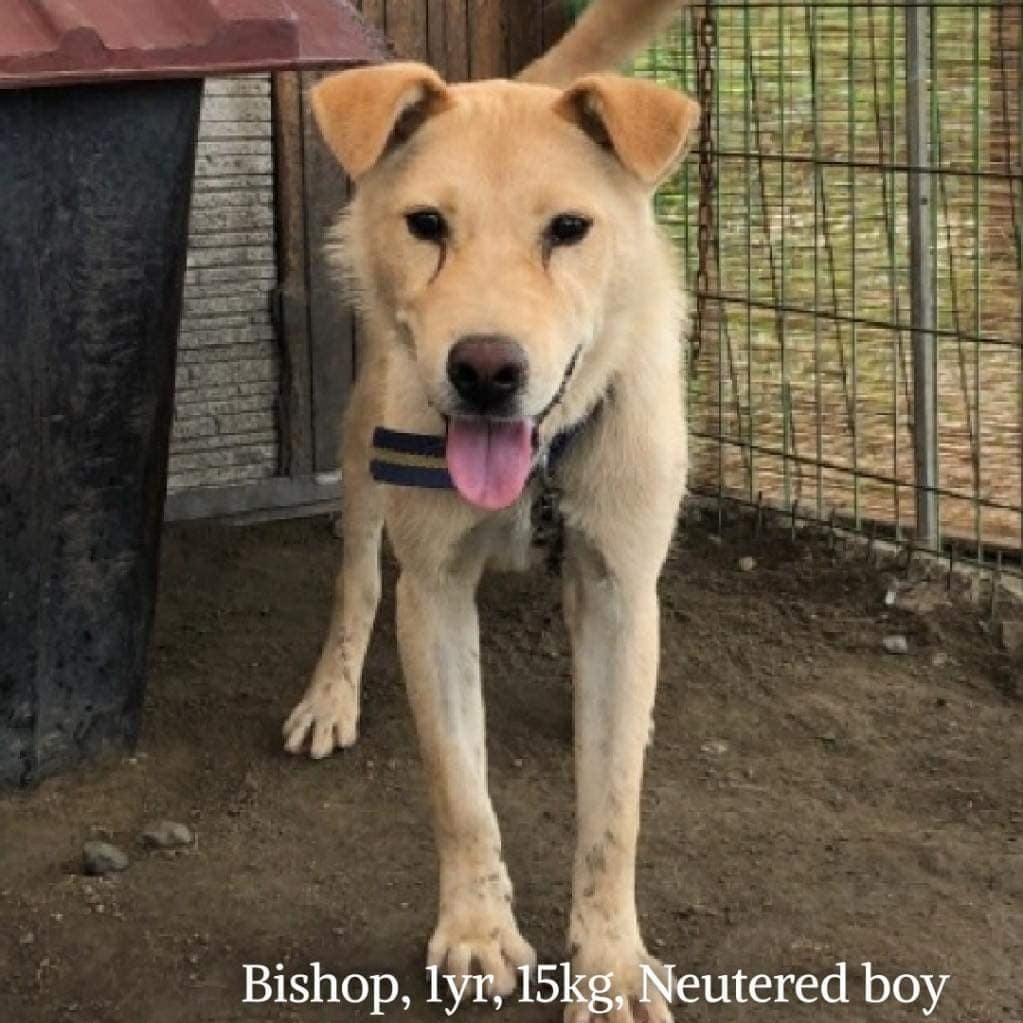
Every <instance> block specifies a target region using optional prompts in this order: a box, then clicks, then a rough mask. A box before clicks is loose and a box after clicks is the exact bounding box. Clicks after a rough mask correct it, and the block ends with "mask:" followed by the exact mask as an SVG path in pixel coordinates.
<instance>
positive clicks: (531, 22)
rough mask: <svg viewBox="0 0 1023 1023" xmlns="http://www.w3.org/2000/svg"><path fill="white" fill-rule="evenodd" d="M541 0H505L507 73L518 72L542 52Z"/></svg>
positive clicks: (511, 74)
mask: <svg viewBox="0 0 1023 1023" xmlns="http://www.w3.org/2000/svg"><path fill="white" fill-rule="evenodd" d="M542 7H543V0H505V24H506V25H507V32H508V75H509V76H514V75H516V74H518V72H519V71H521V70H522V69H523V68H524V67H525V66H526V65H527V64H531V63H532V62H533V61H534V60H535V59H536V58H537V57H539V56H540V54H541V53H542V52H543V10H542Z"/></svg>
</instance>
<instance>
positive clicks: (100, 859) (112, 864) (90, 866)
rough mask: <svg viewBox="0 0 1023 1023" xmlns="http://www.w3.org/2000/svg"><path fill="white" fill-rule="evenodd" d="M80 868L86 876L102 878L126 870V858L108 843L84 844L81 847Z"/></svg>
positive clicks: (124, 854) (93, 842) (120, 851)
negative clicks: (81, 867) (82, 868)
mask: <svg viewBox="0 0 1023 1023" xmlns="http://www.w3.org/2000/svg"><path fill="white" fill-rule="evenodd" d="M82 866H83V867H84V868H85V872H86V874H92V875H93V876H94V877H102V876H103V875H104V874H113V873H115V872H117V871H120V870H127V869H128V856H127V854H126V853H124V852H123V851H122V850H120V849H118V848H117V846H116V845H111V843H110V842H97V841H92V842H86V843H85V845H83V846H82Z"/></svg>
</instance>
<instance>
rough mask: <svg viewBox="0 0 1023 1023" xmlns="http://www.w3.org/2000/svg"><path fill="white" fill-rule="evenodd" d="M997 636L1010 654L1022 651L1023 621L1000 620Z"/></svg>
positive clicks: (1003, 647)
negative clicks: (1000, 624) (1000, 625)
mask: <svg viewBox="0 0 1023 1023" xmlns="http://www.w3.org/2000/svg"><path fill="white" fill-rule="evenodd" d="M998 638H999V640H1000V641H1001V644H1002V649H1003V650H1007V651H1008V652H1009V653H1010V654H1018V653H1023V622H1002V627H1001V629H999V632H998Z"/></svg>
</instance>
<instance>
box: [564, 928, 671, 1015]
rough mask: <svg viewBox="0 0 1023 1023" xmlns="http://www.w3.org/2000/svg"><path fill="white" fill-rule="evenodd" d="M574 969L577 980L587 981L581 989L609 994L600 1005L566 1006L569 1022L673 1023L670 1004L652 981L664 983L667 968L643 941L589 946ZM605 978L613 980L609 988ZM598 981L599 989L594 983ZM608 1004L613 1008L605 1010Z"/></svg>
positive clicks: (579, 954)
mask: <svg viewBox="0 0 1023 1023" xmlns="http://www.w3.org/2000/svg"><path fill="white" fill-rule="evenodd" d="M572 967H573V968H572V975H573V977H580V976H581V977H583V978H584V980H583V982H582V983H581V984H579V985H577V986H578V987H579V989H581V990H583V991H588V990H590V987H591V986H592V988H593V990H600V991H605V990H606V992H607V994H606V1000H605V999H604V998H602V999H601V1000H600V1002H599V1003H597V1002H596V1001H595V1000H594V999H589V1000H588V1001H582V1002H574V1003H572V1004H569V1005H566V1006H565V1023H672V1015H671V1010H670V1009H669V1008H668V1003H667V1001H666V1000H665V998H664V996H663V995H662V994H661V992H660V991H659V990H658V988H657V985H656V984H655V983H654V980H653V979H652V978H658V979H659V980H660V981H661V982H662V984H663V982H664V978H665V969H664V966H663V965H662V964H661V963H660V962H659V961H658V960H657V959H654V957H653V956H651V955H650V954H649V953H648V952H647V950H646V949H645V948H644V947H643V944H642V942H641V941H639V940H636V941H635V942H628V943H623V944H619V943H617V942H614V943H612V942H608V943H588V944H587V945H585V946H582V947H579V950H578V951H577V952H576V954H575V955H574V956H573V959H572ZM604 977H609V978H610V984H608V985H605V983H604V980H603V978H604ZM598 978H600V985H599V987H598V986H597V984H596V983H592V984H591V983H590V982H595V981H596V980H597V979H598ZM608 1002H610V1003H613V1007H612V1008H610V1009H605V1008H604V1007H605V1005H606V1004H607V1003H608ZM597 1009H600V1010H602V1011H597Z"/></svg>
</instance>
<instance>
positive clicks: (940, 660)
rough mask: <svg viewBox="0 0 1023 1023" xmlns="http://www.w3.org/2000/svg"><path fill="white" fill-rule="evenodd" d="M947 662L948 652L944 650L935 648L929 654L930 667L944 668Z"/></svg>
mask: <svg viewBox="0 0 1023 1023" xmlns="http://www.w3.org/2000/svg"><path fill="white" fill-rule="evenodd" d="M946 664H948V654H946V653H945V651H944V650H935V651H934V653H933V654H931V667H932V668H944V667H945V665H946Z"/></svg>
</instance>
